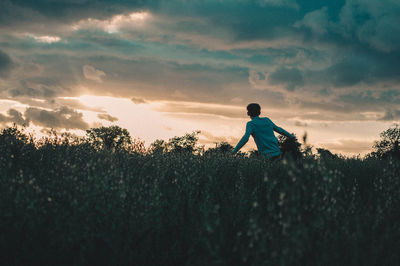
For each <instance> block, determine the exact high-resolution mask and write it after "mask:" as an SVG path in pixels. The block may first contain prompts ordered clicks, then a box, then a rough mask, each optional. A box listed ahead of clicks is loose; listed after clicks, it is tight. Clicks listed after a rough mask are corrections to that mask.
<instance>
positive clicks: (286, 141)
mask: <svg viewBox="0 0 400 266" xmlns="http://www.w3.org/2000/svg"><path fill="white" fill-rule="evenodd" d="M278 142H279V148H280V150H281V153H282V156H287V155H289V156H291V157H292V158H294V159H300V158H301V157H302V153H301V150H300V147H301V144H300V143H299V141H298V140H297V137H295V138H287V137H285V136H282V135H279V136H278Z"/></svg>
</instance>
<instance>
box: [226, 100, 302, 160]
mask: <svg viewBox="0 0 400 266" xmlns="http://www.w3.org/2000/svg"><path fill="white" fill-rule="evenodd" d="M260 113H261V107H260V105H259V104H257V103H251V104H249V105H247V115H249V116H250V118H251V121H249V122H247V125H246V133H245V134H244V136H243V137H242V139H241V140H240V141H239V143H238V144H237V145H236V147H235V149H234V150H233V151H232V153H233V154H235V153H236V152H238V151H239V150H240V148H242V147H243V146H244V145H245V144H246V143H247V141H248V140H249V137H250V135H252V136H253V138H254V141H255V143H256V145H257V149H258V151H259V152H260V154H263V155H264V156H265V157H266V158H267V159H270V160H276V159H278V158H279V157H280V154H281V151H280V149H279V143H278V139H277V138H276V137H275V134H274V131H276V132H278V133H279V134H281V135H284V136H286V137H289V138H294V137H295V136H293V135H292V134H290V133H289V132H287V131H286V130H284V129H283V128H280V127H278V126H277V125H275V124H274V123H273V122H272V121H271V119H269V118H268V117H259V115H260Z"/></svg>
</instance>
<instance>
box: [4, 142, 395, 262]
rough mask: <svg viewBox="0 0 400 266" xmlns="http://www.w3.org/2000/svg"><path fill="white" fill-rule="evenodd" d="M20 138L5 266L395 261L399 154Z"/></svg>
mask: <svg viewBox="0 0 400 266" xmlns="http://www.w3.org/2000/svg"><path fill="white" fill-rule="evenodd" d="M20 139H21V138H20ZM20 139H18V138H16V139H14V140H13V139H4V138H3V139H2V141H0V149H1V153H0V252H1V254H0V260H1V261H0V262H1V264H2V265H399V264H400V223H399V221H400V162H399V161H396V160H392V159H386V160H379V159H375V158H369V159H360V158H353V159H345V158H330V157H326V158H316V157H313V156H310V157H307V158H303V159H301V160H297V161H294V160H289V159H284V160H281V161H278V162H275V163H270V162H267V161H265V160H262V159H260V158H257V157H252V158H248V157H246V156H236V157H233V156H231V155H230V154H225V153H218V152H215V153H208V154H203V155H193V154H190V153H184V152H182V153H159V154H153V155H152V154H138V153H129V152H124V151H121V152H110V151H106V150H105V151H98V150H95V149H93V148H92V147H91V146H89V145H88V144H81V145H72V144H69V143H61V142H60V143H55V142H54V143H50V142H49V143H44V144H42V145H40V146H38V145H36V146H35V145H34V143H30V142H29V141H26V140H25V141H22V140H20Z"/></svg>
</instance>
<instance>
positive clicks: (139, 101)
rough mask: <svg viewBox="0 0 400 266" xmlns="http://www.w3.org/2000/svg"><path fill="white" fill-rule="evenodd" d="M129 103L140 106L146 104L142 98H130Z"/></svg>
mask: <svg viewBox="0 0 400 266" xmlns="http://www.w3.org/2000/svg"><path fill="white" fill-rule="evenodd" d="M131 101H132V102H133V103H135V104H142V103H147V102H146V100H144V99H142V98H137V97H132V98H131Z"/></svg>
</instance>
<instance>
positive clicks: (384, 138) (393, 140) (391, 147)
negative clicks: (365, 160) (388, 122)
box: [372, 124, 400, 159]
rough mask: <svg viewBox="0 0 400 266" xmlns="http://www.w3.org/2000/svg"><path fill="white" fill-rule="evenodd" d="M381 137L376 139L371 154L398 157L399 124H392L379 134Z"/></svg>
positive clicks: (399, 149)
mask: <svg viewBox="0 0 400 266" xmlns="http://www.w3.org/2000/svg"><path fill="white" fill-rule="evenodd" d="M380 137H381V139H380V140H379V141H376V142H375V144H374V146H373V149H374V151H373V152H372V155H373V156H376V157H380V158H384V157H387V156H393V157H395V158H397V159H400V143H399V142H400V126H399V124H394V125H393V126H392V127H391V128H389V129H387V130H385V131H383V132H382V133H381V134H380Z"/></svg>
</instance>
